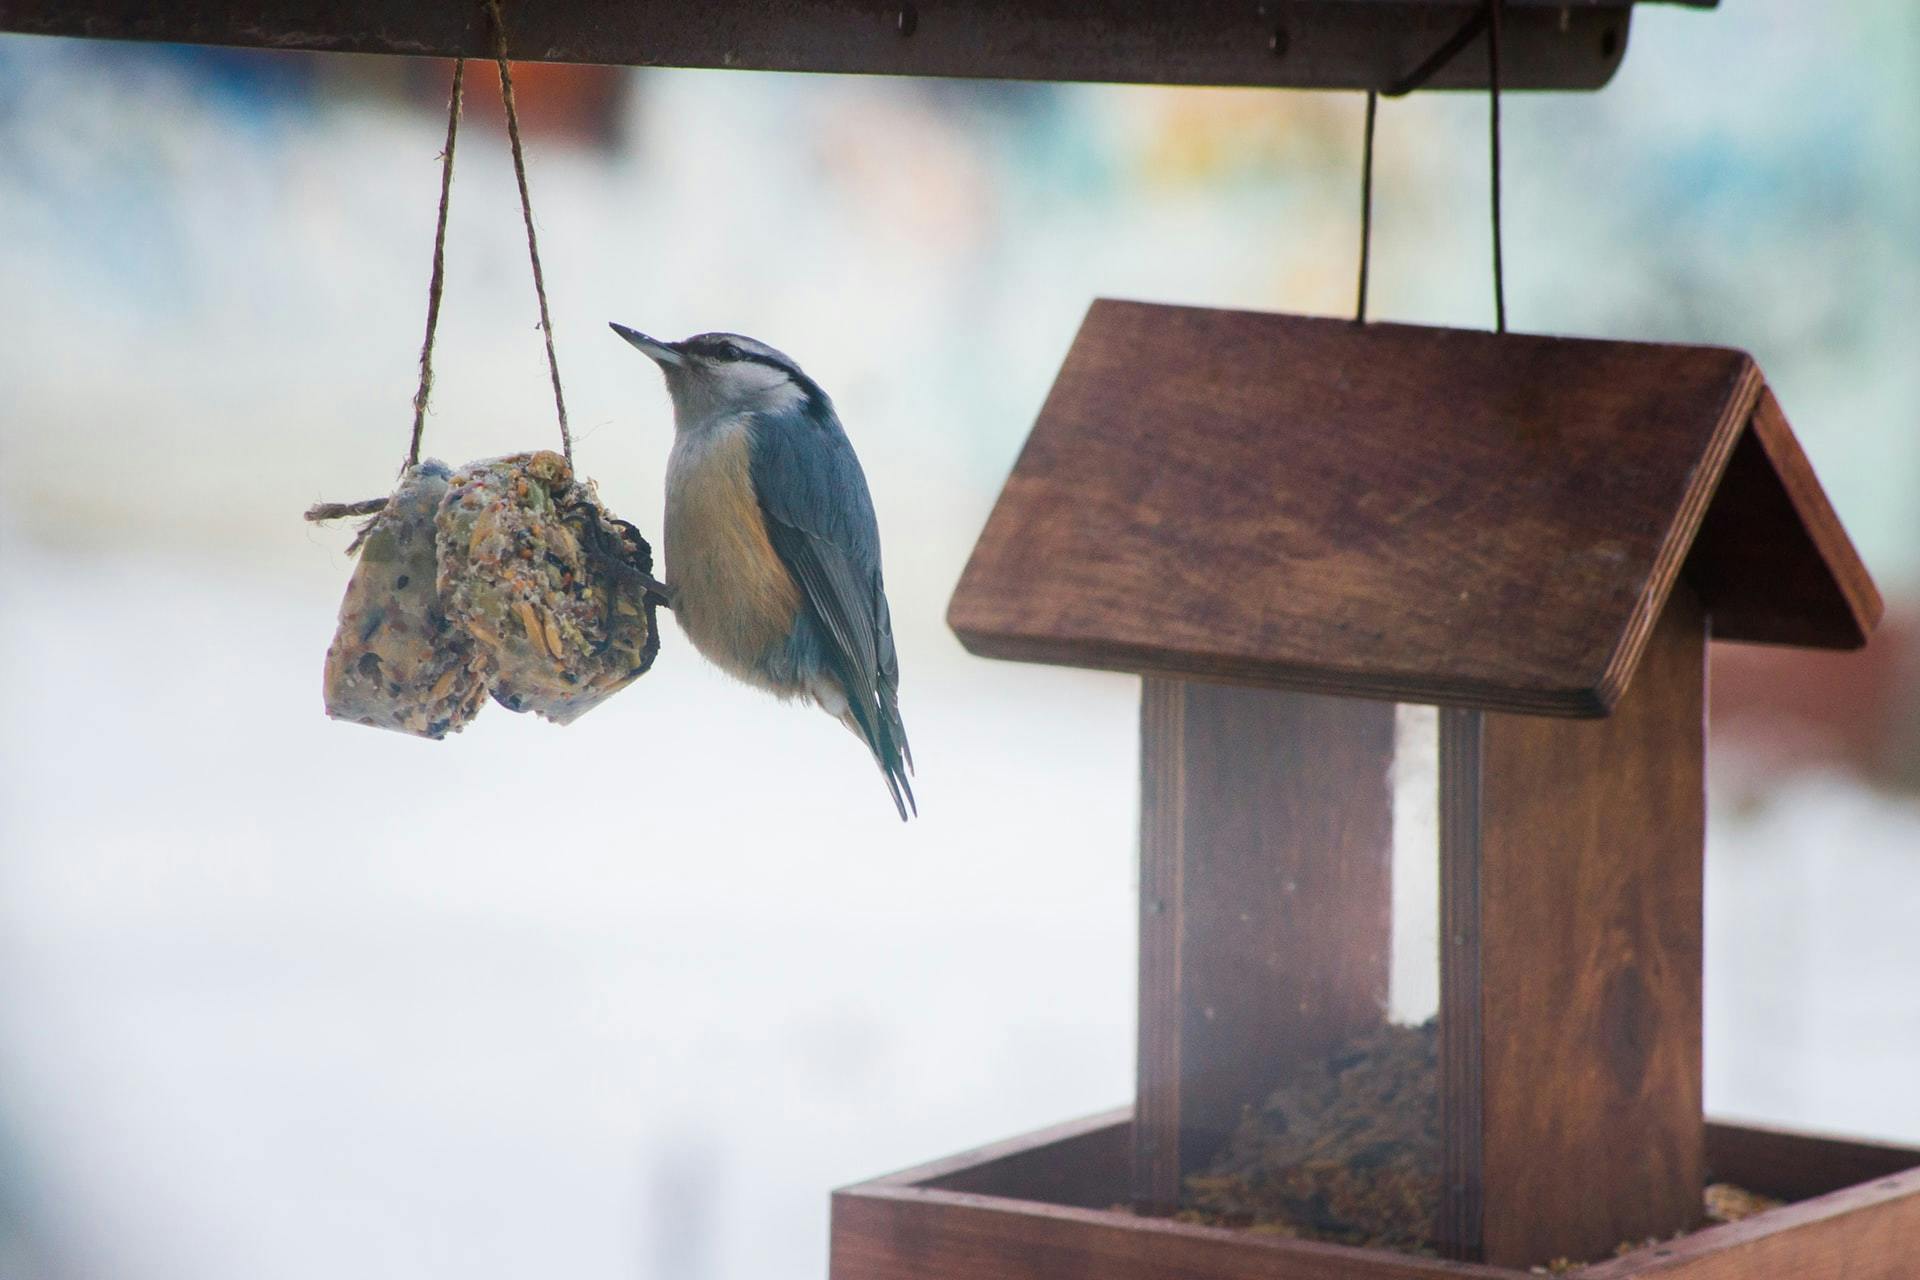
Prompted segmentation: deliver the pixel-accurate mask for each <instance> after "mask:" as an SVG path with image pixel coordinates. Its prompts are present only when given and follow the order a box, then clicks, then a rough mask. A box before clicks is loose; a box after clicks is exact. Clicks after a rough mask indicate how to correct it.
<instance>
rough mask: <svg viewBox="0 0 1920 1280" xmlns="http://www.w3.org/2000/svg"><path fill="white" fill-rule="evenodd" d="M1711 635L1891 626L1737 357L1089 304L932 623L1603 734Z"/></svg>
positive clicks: (968, 636)
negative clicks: (1681, 640)
mask: <svg viewBox="0 0 1920 1280" xmlns="http://www.w3.org/2000/svg"><path fill="white" fill-rule="evenodd" d="M1683 580H1684V581H1685V582H1686V583H1687V584H1688V585H1689V587H1690V589H1691V590H1692V591H1693V592H1694V594H1696V595H1697V596H1698V597H1699V599H1700V601H1701V602H1702V603H1703V604H1704V605H1705V607H1706V609H1707V610H1708V612H1709V615H1710V617H1711V625H1712V629H1713V635H1714V636H1715V637H1716V638H1718V639H1725V640H1753V641H1767V642H1775V643H1784V644H1794V645H1805V646H1810V647H1816V648H1837V649H1844V648H1854V647H1857V646H1859V645H1861V644H1863V643H1865V640H1866V636H1867V633H1868V631H1869V630H1870V629H1871V628H1872V626H1873V624H1874V623H1875V622H1876V621H1877V620H1878V618H1879V615H1880V598H1879V595H1878V593H1877V592H1876V591H1875V589H1874V586H1873V582H1872V580H1871V579H1870V578H1869V577H1868V575H1867V572H1866V569H1865V567H1864V566H1863V565H1862V564H1861V563H1860V559H1859V557H1858V556H1857V555H1856V554H1855V552H1854V549H1853V546H1852V544H1851V543H1850V542H1849V541H1848V539H1847V536H1846V533H1845V532H1844V531H1843V530H1842V529H1841V527H1840V523H1839V521H1838V520H1837V519H1836V518H1835V516H1834V513H1833V509H1832V507H1831V506H1830V505H1829V504H1828V502H1827V499H1826V495H1825V494H1824V493H1823V492H1822V491H1821V489H1820V486H1819V483H1818V481H1816V480H1815V479H1814V476H1813V472H1812V470H1811V468H1810V467H1809V466H1808V463H1807V460H1806V457H1805V455H1804V454H1802V453H1801V451H1800V447H1799V445H1798V444H1797V443H1796V442H1795V440H1794V438H1793V434H1792V432H1791V431H1790V430H1789V429H1788V426H1787V423H1786V419H1785V418H1784V417H1783V416H1782V415H1781V412H1780V407H1779V405H1778V404H1777V403H1776V402H1775V400H1774V398H1773V396H1772V394H1771V393H1770V392H1769V391H1768V390H1767V387H1766V384H1765V382H1764V380H1763V379H1762V377H1761V375H1760V371H1759V368H1758V367H1757V366H1756V365H1755V364H1754V361H1753V359H1752V357H1750V356H1748V355H1747V354H1746V353H1744V352H1740V351H1733V350H1727V349H1724V348H1717V347H1691V346H1673V345H1659V344H1651V343H1637V342H1602V341H1592V340H1586V339H1574V338H1548V337H1536V336H1530V335H1517V334H1503V335H1495V334H1491V333H1484V332H1477V331H1462V330H1452V329H1431V328H1421V327H1415V326H1411V325H1398V324H1367V325H1357V324H1354V323H1352V322H1350V321H1345V320H1329V319H1313V318H1304V317H1298V316H1287V315H1270V314H1261V313H1253V312H1235V311H1217V310H1204V309H1198V308H1189V307H1167V306H1152V305H1147V304H1142V303H1133V302H1114V301H1106V300H1102V301H1099V302H1096V303H1094V305H1093V307H1092V309H1091V310H1090V311H1089V312H1088V314H1087V318H1086V321H1085V323H1084V324H1083V325H1082V326H1081V329H1080V333H1079V336H1078V337H1077V338H1076V339H1075V340H1074V344H1073V348H1072V350H1071V351H1070V352H1069V353H1068V355H1067V360H1066V364H1065V366H1064V367H1063V368H1062V369H1061V371H1060V374H1059V377H1058V379H1057V380H1056V381H1055V383H1054V386H1053V390H1052V392H1051V393H1050V394H1049V395H1048V397H1047V401H1046V404H1045V406H1044V407H1043V408H1042V409H1041V411H1040V418H1039V421H1038V422H1037V423H1036V424H1035V425H1034V428H1033V433H1032V435H1031V437H1030V438H1029V439H1028V441H1027V444H1026V447H1025V449H1024V450H1023V451H1022V452H1021V454H1020V458H1019V461H1018V462H1017V463H1016V464H1015V465H1014V469H1013V475H1012V476H1011V477H1010V478H1009V480H1008V481H1007V485H1006V488H1005V490H1004V491H1003V492H1002V494H1001V496H1000V499H999V502H998V503H997V504H996V506H995V507H994V509H993V514H992V515H991V516H990V517H989V519H988V521H987V526H986V529H985V531H984V532H983V533H982V534H981V537H980V541H979V544H978V545H977V546H976V547H975V549H974V553H973V557H972V560H971V561H970V562H969V564H968V565H967V569H966V572H965V574H964V575H963V576H962V578H961V580H960V585H959V588H958V589H957V590H956V592H955V594H954V598H953V603H952V606H951V608H950V610H949V613H948V620H949V622H950V623H951V624H952V626H953V628H954V630H955V631H956V632H957V633H958V634H959V636H960V638H961V640H962V641H963V642H964V643H965V644H966V646H967V648H968V649H970V650H972V651H973V652H974V653H977V654H981V655H984V656H989V657H1000V658H1015V659H1020V660H1024V661H1031V662H1048V663H1056V664H1060V665H1066V666H1082V667H1100V668H1107V669H1112V670H1120V671H1135V672H1141V673H1143V674H1145V673H1151V674H1158V675H1171V676H1176V677H1185V678H1192V679H1201V680H1219V681H1228V682H1234V683H1246V684H1258V685H1270V686H1276V687H1282V688H1292V689H1299V690H1306V691H1311V692H1322V693H1332V694H1347V695H1353V696H1363V697H1376V698H1391V699H1396V700H1401V701H1409V702H1432V703H1444V704H1450V705H1456V706H1469V707H1481V708H1485V709H1489V710H1501V711H1516V712H1527V713H1535V714H1560V715H1587V716H1592V715H1604V714H1606V713H1607V711H1608V710H1610V709H1611V707H1612V706H1613V704H1614V702H1615V700H1616V699H1618V698H1619V696H1620V694H1621V693H1622V691H1623V690H1624V689H1625V688H1626V686H1627V683H1628V681H1629V680H1630V679H1631V678H1632V675H1633V671H1634V668H1635V666H1636V664H1637V663H1638V661H1639V658H1640V655H1641V653H1642V650H1643V649H1644V647H1645V645H1646V641H1647V637H1648V634H1649V633H1650V632H1651V630H1652V628H1653V624H1654V622H1655V620H1656V619H1657V618H1658V617H1659V615H1660V612H1661V610H1662V608H1663V607H1664V606H1665V604H1666V600H1667V597H1668V594H1669V593H1670V592H1671V591H1672V590H1673V588H1674V585H1675V583H1676V582H1677V581H1683Z"/></svg>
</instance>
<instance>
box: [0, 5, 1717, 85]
mask: <svg viewBox="0 0 1920 1280" xmlns="http://www.w3.org/2000/svg"><path fill="white" fill-rule="evenodd" d="M1693 2H1695V3H1698V2H1699V0H1693ZM1706 2H1707V3H1711V0H1706ZM1476 3H1477V0H1266V3H1258V2H1255V0H1105V2H1104V3H1101V2H1098V0H937V2H936V0H926V2H923V3H913V2H910V0H902V2H891V0H890V2H881V0H698V2H693V0H656V2H654V3H641V2H638V0H544V2H541V3H534V2H533V0H519V2H517V3H515V2H510V3H508V4H507V6H506V9H507V22H508V26H509V35H510V41H511V48H512V51H513V56H514V57H515V58H516V59H520V60H527V61H543V62H587V63H616V64H624V65H628V66H672V67H727V68H738V69H744V70H762V71H820V72H852V73H862V74H879V75H908V76H965V77H975V78H985V79H1009V80H1081V81H1112V82H1122V83H1139V84H1192V85H1245V86H1267V87H1286V88H1312V89H1385V88H1387V87H1388V86H1389V85H1391V84H1392V83H1393V82H1394V81H1395V80H1397V79H1399V78H1400V77H1402V76H1404V75H1405V74H1406V73H1407V72H1408V71H1409V70H1411V69H1412V68H1414V67H1416V66H1418V65H1419V64H1420V62H1421V61H1422V60H1423V59H1425V58H1426V57H1427V56H1428V55H1429V54H1430V53H1432V51H1433V50H1434V49H1435V48H1437V47H1439V46H1440V45H1441V44H1442V43H1444V42H1445V41H1446V39H1447V37H1448V36H1450V35H1452V34H1453V33H1454V32H1456V31H1457V30H1458V29H1459V28H1460V25H1461V23H1462V22H1463V21H1465V20H1466V19H1467V18H1468V17H1470V16H1471V15H1472V13H1473V10H1474V7H1475V4H1476ZM1506 5H1507V12H1506V18H1505V22H1504V24H1503V26H1504V33H1503V40H1502V46H1501V71H1502V82H1503V85H1504V86H1505V87H1509V88H1515V89H1597V88H1599V87H1600V86H1601V85H1603V84H1605V83H1606V82H1607V80H1608V79H1609V78H1610V77H1611V76H1612V75H1613V72H1614V69H1615V68H1616V67H1618V66H1619V64H1620V59H1621V58H1622V56H1624V54H1625V52H1626V44H1627V27H1628V23H1629V19H1630V16H1631V12H1632V8H1631V3H1630V0H1506ZM0 30H4V31H14V32H24V33H32V34H40V35H57V36H83V37H91V38H96V39H113V40H158V41H171V42H180V43H189V44H214V45H237V46H243V47H248V48H258V49H303V50H321V51H327V52H340V53H390V54H411V55H419V56H430V57H452V56H454V55H459V54H464V55H467V56H469V57H473V56H485V55H487V53H488V52H489V49H488V44H487V30H486V26H485V19H484V17H483V16H482V11H481V9H480V7H479V5H477V4H474V3H466V2H464V0H442V2H438V3H410V2H408V0H171V2H169V0H0ZM1483 50H1484V39H1476V40H1475V41H1474V43H1473V44H1472V45H1471V46H1469V47H1468V48H1467V49H1466V50H1465V51H1464V52H1462V54H1461V55H1460V56H1459V57H1457V58H1455V59H1454V60H1453V61H1451V62H1450V63H1448V64H1447V65H1446V66H1445V67H1442V68H1441V69H1440V70H1439V72H1438V73H1437V74H1436V75H1435V76H1434V77H1433V79H1432V81H1431V82H1430V85H1431V87H1433V88H1447V89H1471V88H1482V87H1484V86H1485V84H1486V62H1487V60H1486V56H1485V54H1484V51H1483Z"/></svg>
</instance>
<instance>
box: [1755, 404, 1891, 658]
mask: <svg viewBox="0 0 1920 1280" xmlns="http://www.w3.org/2000/svg"><path fill="white" fill-rule="evenodd" d="M1748 430H1750V431H1752V432H1753V438H1754V439H1755V440H1756V441H1757V442H1758V443H1759V445H1760V448H1761V451H1762V452H1764V453H1765V454H1766V456H1767V462H1768V464H1769V465H1771V466H1772V467H1773V474H1774V476H1775V477H1776V478H1777V479H1778V480H1779V481H1780V488H1781V490H1782V491H1783V492H1784V493H1785V494H1786V495H1787V501H1788V502H1790V503H1791V504H1792V505H1793V510H1794V513H1795V514H1796V515H1798V516H1799V517H1800V524H1801V527H1802V528H1804V529H1805V530H1806V531H1807V537H1808V539H1809V540H1810V541H1811V542H1812V543H1813V547H1814V550H1815V552H1817V553H1818V554H1819V556H1820V559H1821V561H1822V563H1824V564H1825V565H1826V567H1827V572H1828V574H1829V575H1831V576H1832V578H1833V583H1834V586H1835V587H1836V588H1837V589H1838V590H1839V593H1840V598H1841V599H1842V600H1843V601H1845V602H1846V606H1847V611H1848V612H1849V613H1850V614H1852V616H1853V623H1854V627H1855V629H1856V630H1857V631H1858V633H1859V635H1858V639H1857V641H1856V642H1855V643H1854V644H1853V645H1851V646H1849V647H1851V648H1855V649H1857V648H1860V647H1861V646H1862V645H1865V644H1866V642H1867V637H1868V636H1870V635H1871V634H1872V633H1873V629H1874V628H1875V627H1876V626H1878V625H1880V618H1881V615H1882V614H1883V613H1884V612H1885V610H1886V602H1885V601H1883V600H1882V599H1881V598H1880V589H1879V588H1878V587H1877V586H1875V585H1874V581H1873V575H1872V574H1870V573H1868V572H1867V566H1866V563H1865V562H1864V561H1862V560H1861V559H1860V553H1859V551H1858V550H1856V549H1855V548H1854V545H1853V539H1852V538H1850V537H1848V536H1847V530H1846V526H1845V525H1843V524H1841V523H1840V516H1839V514H1838V513H1837V512H1835V511H1834V509H1833V503H1832V502H1831V501H1829V500H1828V498H1827V491H1826V490H1825V489H1824V488H1823V487H1821V484H1820V480H1819V477H1818V476H1816V475H1815V474H1814V471H1813V463H1812V462H1811V461H1809V460H1808V458H1807V455H1806V452H1805V451H1804V450H1803V449H1801V447H1800V442H1799V441H1798V440H1796V439H1795V438H1794V435H1793V428H1792V427H1790V426H1789V425H1788V424H1787V417H1786V413H1785V411H1783V410H1782V409H1781V407H1780V401H1779V400H1778V399H1777V398H1775V396H1774V394H1773V392H1772V390H1771V389H1769V388H1767V387H1764V386H1763V387H1762V388H1761V395H1760V402H1759V403H1758V404H1757V405H1756V406H1755V407H1754V411H1753V414H1752V423H1751V425H1750V426H1749V427H1748Z"/></svg>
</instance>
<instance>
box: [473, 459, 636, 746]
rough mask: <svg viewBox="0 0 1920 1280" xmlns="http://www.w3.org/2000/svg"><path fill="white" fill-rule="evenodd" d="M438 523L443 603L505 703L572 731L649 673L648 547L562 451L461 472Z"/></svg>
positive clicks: (488, 463)
mask: <svg viewBox="0 0 1920 1280" xmlns="http://www.w3.org/2000/svg"><path fill="white" fill-rule="evenodd" d="M436 525H437V528H438V532H439V560H438V574H437V577H438V582H439V590H440V600H441V604H442V606H443V607H444V608H445V610H446V614H447V617H448V618H449V619H450V620H451V621H452V622H453V624H454V625H455V626H456V627H459V628H461V629H463V630H465V631H466V632H467V633H468V634H469V635H470V636H471V637H472V638H473V641H474V643H475V644H476V645H477V646H478V647H479V648H480V649H482V650H483V651H485V653H486V654H487V658H488V663H489V665H490V669H491V678H492V686H493V696H494V699H495V700H496V701H498V702H499V703H500V704H501V705H502V706H505V707H507V708H509V709H511V710H514V711H532V712H534V713H536V714H538V715H541V716H544V717H546V718H547V719H549V720H552V721H554V722H555V723H558V724H568V723H571V722H572V721H574V720H575V719H578V718H579V717H580V716H581V715H584V714H585V713H586V712H587V711H589V710H591V709H592V708H593V707H595V706H597V705H599V704H600V703H601V702H603V701H604V700H606V699H607V698H609V697H611V696H612V695H613V694H615V693H617V692H619V691H620V690H621V689H624V688H625V687H626V686H627V685H629V684H631V683H632V682H633V681H634V680H635V679H636V678H637V677H639V676H640V675H641V674H642V673H643V672H645V671H646V669H647V668H648V667H649V666H651V665H652V664H653V658H654V654H655V653H656V652H657V651H658V649H659V646H660V640H659V632H658V629H657V628H656V626H655V617H654V609H655V601H654V600H653V599H652V598H651V597H649V595H648V593H647V589H646V587H645V586H644V585H643V583H644V577H645V575H647V574H649V573H651V572H652V569H653V553H652V550H651V549H650V548H649V547H648V546H647V543H646V540H645V539H644V538H642V537H641V536H640V534H639V531H638V530H636V529H635V528H634V527H633V526H632V525H630V524H628V523H627V522H625V521H624V520H618V519H615V518H614V517H613V516H612V515H611V514H609V513H608V512H607V511H606V509H605V508H603V507H602V506H601V505H600V501H599V496H598V494H597V493H596V492H595V490H594V486H593V482H592V481H590V480H578V479H576V478H575V477H574V474H573V469H572V468H571V467H570V466H569V465H568V464H567V461H566V459H565V458H562V457H561V456H560V455H559V454H557V453H550V452H546V451H542V452H539V453H516V454H509V455H508V456H506V457H502V458H487V459H483V460H481V461H479V462H472V463H468V464H467V465H466V466H464V467H461V468H460V469H459V470H458V471H457V472H455V473H454V474H453V476H452V479H451V481H450V483H449V486H448V489H447V492H446V495H445V496H444V497H443V498H442V499H441V500H440V510H439V515H438V517H437V519H436Z"/></svg>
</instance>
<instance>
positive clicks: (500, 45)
mask: <svg viewBox="0 0 1920 1280" xmlns="http://www.w3.org/2000/svg"><path fill="white" fill-rule="evenodd" d="M485 8H486V11H487V17H488V20H489V22H490V23H491V25H492V27H493V56H494V62H495V64H496V65H497V66H498V67H499V70H500V104H501V106H502V107H503V108H504V109H505V111H506V117H507V141H508V144H509V145H510V147H511V149H512V151H513V176H514V180H515V182H516V184H517V185H518V186H519V188H520V216H521V220H522V222H523V223H524V224H525V225H526V229H527V260H528V262H529V263H530V264H531V265H532V267H533V291H534V295H535V296H536V297H537V298H538V299H539V301H540V332H541V334H542V335H543V337H544V338H545V340H546V348H547V372H548V374H549V375H550V377H551V378H552V381H553V408H554V413H555V416H556V417H558V418H559V421H560V449H561V453H562V454H563V455H564V456H565V458H566V460H567V463H568V465H569V466H571V465H572V463H573V433H572V431H571V430H569V429H568V426H567V402H566V398H565V396H564V395H563V394H562V393H561V390H560V360H559V357H558V356H557V355H556V354H555V353H554V347H553V320H552V317H551V315H550V313H549V311H548V308H547V283H546V275H545V273H544V272H543V271H542V270H541V268H540V242H539V239H538V237H537V236H536V235H535V233H534V229H533V200H532V197H531V196H530V195H529V194H528V191H527V161H526V155H525V151H524V149H523V148H522V146H521V143H520V113H519V111H518V109H517V108H516V106H515V103H514V98H513V75H512V73H511V72H510V71H509V70H508V67H507V27H506V19H505V18H504V16H503V15H502V14H501V12H500V0H486V4H485ZM466 71H467V60H466V59H465V58H464V57H462V58H455V59H454V62H453V92H452V95H451V97H450V98H449V100H448V103H447V142H446V146H445V147H444V148H443V149H442V150H441V152H440V209H439V213H438V215H437V217H436V220H435V223H434V231H433V272H432V275H431V276H430V277H429V279H428V281H427V331H426V336H425V337H424V338H423V339H422V340H421V343H420V384H419V386H418V387H417V388H416V389H415V391H414V393H413V434H412V436H411V438H410V439H409V441H408V444H407V461H406V466H404V467H403V468H401V474H402V475H404V474H406V472H407V471H409V470H411V469H412V468H414V467H416V466H418V465H419V463H420V438H421V436H422V435H423V434H424V433H425V430H426V422H427V404H428V401H429V400H430V399H431V398H432V395H433V339H434V334H435V332H436V331H437V330H438V328H439V325H440V295H441V291H442V289H443V287H444V285H445V282H446V250H447V206H448V204H449V202H450V199H451V197H452V194H453V153H454V145H455V143H456V142H457V141H458V139H459V136H460V108H461V100H462V96H463V91H464V86H465V81H466ZM386 505H387V499H385V498H367V499H364V500H362V501H360V502H317V503H315V504H314V505H313V506H311V507H308V508H307V511H306V518H307V519H308V520H313V521H324V520H341V519H346V518H349V517H353V516H371V515H378V514H379V513H380V512H381V511H383V510H385V509H386ZM365 533H366V531H365V530H362V531H361V534H362V536H363V537H364V536H365ZM359 541H360V540H359V539H358V538H356V539H355V540H354V544H353V547H351V548H349V550H352V549H356V548H357V547H358V546H359Z"/></svg>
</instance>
